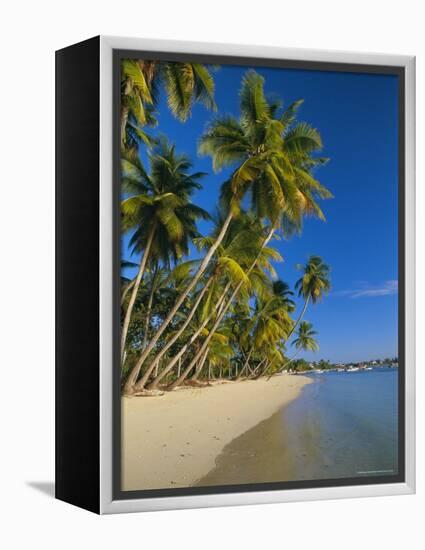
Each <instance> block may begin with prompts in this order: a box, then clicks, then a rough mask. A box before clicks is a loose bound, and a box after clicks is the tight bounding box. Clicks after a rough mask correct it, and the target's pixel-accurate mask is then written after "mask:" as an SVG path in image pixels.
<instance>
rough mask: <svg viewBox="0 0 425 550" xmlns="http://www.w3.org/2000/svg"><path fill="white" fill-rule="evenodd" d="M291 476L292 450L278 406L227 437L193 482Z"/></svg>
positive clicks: (228, 482)
mask: <svg viewBox="0 0 425 550" xmlns="http://www.w3.org/2000/svg"><path fill="white" fill-rule="evenodd" d="M294 477H295V463H294V453H293V452H292V451H291V449H290V447H289V446H288V442H287V437H286V435H285V430H284V427H283V425H282V410H279V411H278V412H277V413H275V414H274V415H273V416H271V417H270V418H267V419H266V420H263V421H262V422H260V423H259V424H257V426H255V427H254V428H252V429H251V430H248V431H247V432H245V433H244V434H242V435H241V436H239V437H237V438H236V439H234V440H233V441H231V442H230V443H229V445H227V446H226V447H225V448H224V449H223V452H222V453H221V454H220V455H219V456H218V457H217V459H216V466H215V468H214V469H212V470H211V471H210V472H209V473H208V474H207V475H206V476H204V477H202V478H201V479H199V480H198V481H197V482H196V485H197V486H199V487H205V486H209V485H232V484H235V485H241V484H249V483H267V482H273V481H274V482H276V481H292V480H293V479H294Z"/></svg>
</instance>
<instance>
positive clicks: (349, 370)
mask: <svg viewBox="0 0 425 550" xmlns="http://www.w3.org/2000/svg"><path fill="white" fill-rule="evenodd" d="M358 370H360V368H359V367H351V368H349V369H348V370H347V372H357V371H358Z"/></svg>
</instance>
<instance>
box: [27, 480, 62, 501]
mask: <svg viewBox="0 0 425 550" xmlns="http://www.w3.org/2000/svg"><path fill="white" fill-rule="evenodd" d="M26 485H27V486H28V487H31V488H32V489H35V490H36V491H40V493H44V494H45V495H47V496H48V497H50V498H54V497H55V483H54V481H27V482H26Z"/></svg>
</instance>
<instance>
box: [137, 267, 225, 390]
mask: <svg viewBox="0 0 425 550" xmlns="http://www.w3.org/2000/svg"><path fill="white" fill-rule="evenodd" d="M213 279H214V276H211V277H210V278H209V279H208V281H207V282H206V283H205V285H204V287H203V289H202V290H201V292H200V293H199V295H198V297H197V299H196V301H195V303H194V304H193V307H192V309H191V311H190V313H189V315H188V316H187V317H186V320H185V322H184V323H183V325H182V326H181V327H180V329H179V330H178V331H177V332H176V334H175V335H174V336H173V337H172V338H171V340H169V341H168V342H167V343H166V344H165V346H164V347H163V348H162V349H161V351H160V352H159V353H158V355H156V357H154V358H153V359H152V363H151V365H152V364H153V363H155V362H156V361H159V359H161V358H162V357H163V356H164V355H165V354H166V353H167V351H168V350H169V349H170V347H171V346H172V345H173V344H174V343H175V342H177V340H178V339H179V338H180V336H181V335H182V334H183V332H184V330H185V329H186V327H187V326H188V324H189V323H190V321H191V320H192V317H193V316H194V315H195V312H196V310H197V308H198V306H199V304H200V303H201V300H202V298H203V297H204V295H205V293H206V291H207V290H208V288H209V286H210V285H211V283H212V281H213ZM151 372H152V369H151V368H150V367H149V369H147V371H146V372H145V374H144V375H143V376H142V378H141V379H140V380H139V382H137V384H136V390H137V391H140V390H142V389H143V388H144V386H145V384H146V382H147V381H148V378H149V376H150V374H151ZM155 378H156V377H155Z"/></svg>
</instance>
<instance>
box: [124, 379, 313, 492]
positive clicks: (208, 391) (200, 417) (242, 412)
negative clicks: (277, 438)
mask: <svg viewBox="0 0 425 550" xmlns="http://www.w3.org/2000/svg"><path fill="white" fill-rule="evenodd" d="M309 382H310V379H309V378H307V377H304V376H289V375H286V374H285V375H282V376H276V377H274V378H272V379H271V380H269V381H267V380H266V379H261V380H255V381H241V382H227V383H223V384H217V385H213V386H210V387H206V388H184V389H180V390H178V391H174V392H170V393H166V394H165V395H163V396H160V397H133V398H123V399H122V438H123V445H122V489H123V490H124V491H131V490H143V489H160V488H177V487H188V486H192V485H195V484H197V483H199V481H200V480H202V478H204V477H205V476H207V474H208V473H209V472H211V471H213V470H214V469H215V467H216V459H217V458H218V457H219V455H220V454H221V453H222V451H223V449H224V448H225V447H226V446H227V445H228V444H229V443H231V442H232V441H233V440H235V439H236V438H238V437H240V436H241V435H242V434H244V433H245V432H247V431H249V430H251V429H252V428H254V427H255V426H257V425H258V424H260V423H261V422H262V421H264V420H266V419H268V418H270V417H271V416H273V415H274V414H275V413H276V412H277V411H278V410H279V409H281V408H282V407H284V406H285V405H287V404H288V403H290V402H291V401H292V400H293V399H295V398H296V397H297V396H298V395H299V393H300V391H301V389H302V388H303V386H304V385H305V384H308V383H309ZM214 482H215V483H217V480H216V479H214ZM219 482H220V480H218V483H219ZM223 483H229V481H227V480H223Z"/></svg>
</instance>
